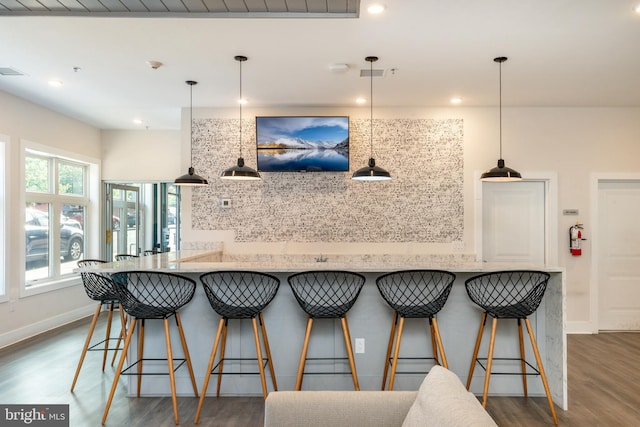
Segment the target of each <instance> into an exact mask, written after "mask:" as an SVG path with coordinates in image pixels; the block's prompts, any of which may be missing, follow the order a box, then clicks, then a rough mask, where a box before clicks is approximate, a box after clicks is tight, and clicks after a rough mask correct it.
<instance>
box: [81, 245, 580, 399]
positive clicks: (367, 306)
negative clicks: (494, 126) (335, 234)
mask: <svg viewBox="0 0 640 427" xmlns="http://www.w3.org/2000/svg"><path fill="white" fill-rule="evenodd" d="M469 258H470V257H469V256H464V255H455V254H453V255H447V254H445V255H416V256H406V255H379V256H374V255H371V256H370V255H335V254H329V255H322V254H313V255H270V254H255V255H231V254H225V253H223V252H222V251H196V250H188V251H178V252H169V253H162V254H157V255H153V256H145V257H140V258H137V259H134V260H129V261H119V262H113V263H107V264H102V265H99V266H95V267H91V270H98V271H100V272H105V273H112V272H117V271H125V270H154V271H164V272H171V273H176V274H182V275H185V276H187V277H191V278H192V279H194V280H196V282H197V283H198V286H197V289H196V294H195V297H194V298H193V300H192V301H191V302H190V303H189V304H188V305H187V306H185V307H184V308H183V309H182V310H181V311H180V316H181V318H182V322H183V327H184V331H185V335H186V339H187V343H188V346H189V352H190V354H191V359H192V362H193V368H194V372H195V375H196V381H197V383H198V387H201V386H202V383H203V381H204V376H205V374H206V370H207V362H208V360H209V356H210V353H211V348H212V346H213V340H214V338H215V330H216V327H217V325H218V320H219V316H218V315H217V314H216V313H215V312H214V311H213V310H212V309H211V307H210V305H209V302H208V301H207V298H206V296H205V295H204V291H203V289H202V286H201V285H200V282H199V280H198V277H199V275H200V274H202V273H205V272H208V271H215V270H252V271H259V272H265V273H270V274H272V275H275V276H276V277H278V278H279V279H280V281H281V285H280V289H279V290H278V294H277V295H276V297H275V298H274V300H273V301H272V302H271V304H270V305H269V306H268V307H267V308H266V309H265V311H264V318H265V326H266V328H267V333H268V334H269V342H270V346H271V352H272V357H273V363H274V367H275V372H276V378H277V383H278V388H279V390H292V389H293V388H294V385H295V378H296V373H297V368H298V360H299V357H300V351H301V348H302V343H303V339H304V332H305V324H306V314H305V313H304V312H303V311H302V309H300V307H299V306H298V304H297V302H296V301H295V298H294V297H293V294H292V293H291V289H290V288H289V286H288V283H287V276H288V275H289V274H291V273H295V272H300V271H308V270H349V271H354V272H358V273H361V274H363V275H365V277H366V279H367V280H366V283H365V286H364V288H363V290H362V292H361V293H360V296H359V298H358V300H357V301H356V303H355V305H354V307H353V308H352V309H351V311H350V312H349V313H348V319H349V327H350V329H351V337H352V339H353V340H355V339H356V338H364V339H365V352H364V353H356V354H355V359H356V366H357V372H358V378H359V382H360V388H361V389H362V390H378V389H380V386H381V382H382V371H383V367H384V357H385V353H386V348H387V342H388V339H389V331H390V327H391V320H392V316H393V312H392V310H391V309H390V308H389V306H388V305H387V304H386V303H385V301H384V300H383V299H382V297H381V296H380V294H379V292H378V289H377V287H376V285H375V279H376V278H377V277H378V276H379V275H381V274H383V273H387V272H390V271H397V270H406V269H441V270H447V271H451V272H452V273H455V274H456V280H455V282H454V284H453V288H452V290H451V293H450V295H449V298H448V300H447V303H446V304H445V306H444V308H443V309H442V311H441V312H440V313H439V314H438V324H439V326H440V331H441V335H442V340H443V343H444V348H445V351H446V355H447V360H448V363H449V369H451V370H452V371H454V372H455V373H456V374H457V375H458V376H459V377H460V379H461V381H462V382H463V383H466V380H467V374H468V370H469V364H470V362H471V355H472V353H473V345H474V343H475V339H476V335H477V332H478V327H479V322H480V316H481V310H480V309H479V308H478V307H477V306H475V305H474V304H473V303H472V302H471V301H470V300H469V298H468V296H467V294H466V291H465V288H464V282H465V280H466V279H468V278H469V277H471V276H474V275H477V274H481V273H485V272H491V271H499V270H511V269H533V270H540V271H546V272H548V273H549V274H551V279H550V281H549V285H548V287H547V290H546V293H545V297H544V299H543V301H542V304H541V305H540V307H539V308H538V310H537V311H536V313H534V314H533V315H532V316H531V317H530V320H531V323H532V325H533V327H534V333H535V336H536V340H537V342H538V346H539V350H540V354H541V357H542V360H543V361H544V368H545V371H546V373H547V377H548V381H549V386H550V389H551V393H552V395H553V399H554V401H555V403H556V404H557V405H558V406H560V407H561V408H562V409H564V410H566V409H567V406H568V404H567V402H568V399H567V341H566V333H565V327H564V325H565V271H564V269H563V268H560V267H549V266H522V265H504V264H487V263H476V262H472V261H470V259H469ZM172 323H173V322H172ZM515 325H516V323H515V321H510V320H503V321H501V322H500V323H499V325H498V335H497V337H496V350H495V354H494V356H495V357H517V355H518V354H519V346H518V335H517V328H516V326H515ZM489 329H490V328H489ZM145 331H146V332H145V338H146V339H145V357H166V350H165V344H164V333H163V329H162V325H161V322H148V324H147V326H146V328H145ZM174 332H175V333H174ZM488 333H489V331H488V330H487V328H485V339H484V340H483V343H482V347H481V350H480V357H483V355H486V347H487V344H488V342H489V339H488ZM171 334H172V344H173V349H174V353H175V355H176V356H175V357H181V354H182V351H181V348H180V344H179V338H178V334H177V330H176V331H174V330H172V332H171ZM527 342H528V341H527ZM136 347H137V346H136V345H134V343H133V342H132V345H131V349H135V348H136ZM530 347H531V346H530V343H529V344H527V343H525V348H526V349H527V360H528V361H529V360H530V361H533V362H534V364H535V359H534V356H533V352H532V351H531V348H530ZM354 350H355V346H354ZM131 351H135V350H131ZM431 354H432V353H431V340H430V338H429V334H428V323H427V321H426V320H424V319H421V320H418V319H409V320H407V322H406V323H405V330H404V333H403V341H402V349H401V354H400V356H401V357H402V356H405V357H407V356H410V357H423V356H431ZM226 356H227V357H235V358H239V357H244V358H247V357H255V344H254V341H253V332H252V328H251V323H250V322H245V321H231V322H230V323H229V332H228V338H227V348H226ZM132 357H133V355H132ZM308 357H346V352H345V350H344V341H343V337H342V332H341V330H340V324H339V322H337V323H336V321H334V320H322V321H317V322H314V327H313V331H312V338H311V341H310V346H309V353H308ZM412 363H416V362H410V361H405V362H402V361H401V362H400V363H399V366H398V372H401V371H407V370H408V371H425V370H427V369H428V365H424V362H423V364H422V365H420V366H417V365H412ZM512 365H513V364H511V365H509V366H501V364H500V362H498V361H495V362H494V372H495V371H496V370H500V368H501V367H502V368H503V369H502V371H505V370H506V371H509V372H513V371H514V368H516V369H515V370H516V371H517V369H519V368H518V367H515V366H512ZM163 367H164V369H165V371H166V362H165V363H160V365H159V366H158V367H157V368H156V371H162V368H163ZM147 368H148V369H152V364H151V363H149V364H147V363H145V369H147ZM224 368H225V369H224V372H225V373H227V372H237V373H240V374H241V375H224V376H223V379H222V388H221V395H223V396H224V395H227V396H239V395H255V396H258V395H261V394H262V392H261V386H260V379H259V376H258V375H253V374H252V373H254V372H257V366H256V363H255V361H248V362H235V361H228V362H225V366H224ZM305 372H325V373H328V374H329V375H307V374H305V377H304V381H303V389H304V390H350V389H352V388H353V383H352V380H351V376H350V373H349V365H348V362H346V361H335V362H327V361H323V362H314V361H310V362H308V363H307V368H306V371H305ZM267 375H268V374H267ZM423 378H424V374H398V375H397V377H396V384H395V390H416V389H417V388H418V387H419V385H420V383H421V382H422V379H423ZM529 378H530V379H529V381H528V386H529V395H530V396H544V389H543V387H542V381H541V380H540V379H539V378H538V377H535V376H534V377H529ZM128 380H129V392H130V394H134V393H135V387H136V386H135V378H134V377H128ZM483 381H484V371H483V370H482V369H480V368H477V369H476V370H475V373H474V379H473V381H472V384H471V391H472V392H474V393H475V394H482V386H483ZM176 383H177V390H178V394H179V395H181V396H193V388H192V387H191V383H190V380H189V378H188V373H187V371H186V369H182V368H181V369H179V370H178V371H177V372H176ZM267 383H268V385H269V387H271V385H270V384H271V383H270V380H269V379H267ZM269 390H271V388H269ZM208 393H209V394H214V395H215V387H213V386H212V387H209V390H208ZM141 394H142V395H154V396H161V395H169V394H170V390H169V381H168V379H167V378H166V377H164V376H145V377H144V379H143V381H142V391H141ZM490 394H492V395H509V396H521V395H522V380H521V378H520V377H519V376H511V375H492V377H491V386H490Z"/></svg>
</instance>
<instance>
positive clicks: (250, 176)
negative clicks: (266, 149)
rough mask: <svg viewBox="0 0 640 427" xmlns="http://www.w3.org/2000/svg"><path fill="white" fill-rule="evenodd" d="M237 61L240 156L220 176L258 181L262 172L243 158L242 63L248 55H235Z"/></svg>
mask: <svg viewBox="0 0 640 427" xmlns="http://www.w3.org/2000/svg"><path fill="white" fill-rule="evenodd" d="M234 59H235V60H236V61H238V62H239V63H240V99H239V101H238V102H239V103H240V157H238V164H237V165H235V166H232V167H230V168H229V169H226V170H225V171H224V172H222V175H220V177H221V178H222V179H234V180H238V181H257V180H260V174H259V173H258V171H256V170H255V169H252V168H250V167H249V166H245V164H244V158H242V104H243V103H244V100H243V99H242V63H243V62H244V61H246V60H247V57H246V56H241V55H238V56H236V57H234Z"/></svg>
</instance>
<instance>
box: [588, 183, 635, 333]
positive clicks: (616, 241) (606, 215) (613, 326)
mask: <svg viewBox="0 0 640 427" xmlns="http://www.w3.org/2000/svg"><path fill="white" fill-rule="evenodd" d="M638 212H640V182H637V181H635V182H629V181H627V182H620V181H617V182H602V181H601V182H600V183H599V184H598V230H599V233H598V234H599V236H600V237H599V241H598V260H597V262H598V276H599V277H598V329H599V330H640V228H638V227H637V219H638Z"/></svg>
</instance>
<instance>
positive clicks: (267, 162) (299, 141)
mask: <svg viewBox="0 0 640 427" xmlns="http://www.w3.org/2000/svg"><path fill="white" fill-rule="evenodd" d="M256 141H257V153H258V171H260V172H294V171H295V172H346V171H348V170H349V117H347V116H331V117H324V116H322V117H321V116H313V117H312V116H304V117H301V116H296V117H256Z"/></svg>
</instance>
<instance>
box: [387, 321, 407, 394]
mask: <svg viewBox="0 0 640 427" xmlns="http://www.w3.org/2000/svg"><path fill="white" fill-rule="evenodd" d="M403 330H404V317H403V316H400V321H399V322H398V333H397V336H396V345H395V348H394V349H393V360H392V362H391V377H390V378H389V391H391V390H393V385H394V383H395V381H396V369H398V356H399V355H400V343H401V341H402V331H403Z"/></svg>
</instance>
